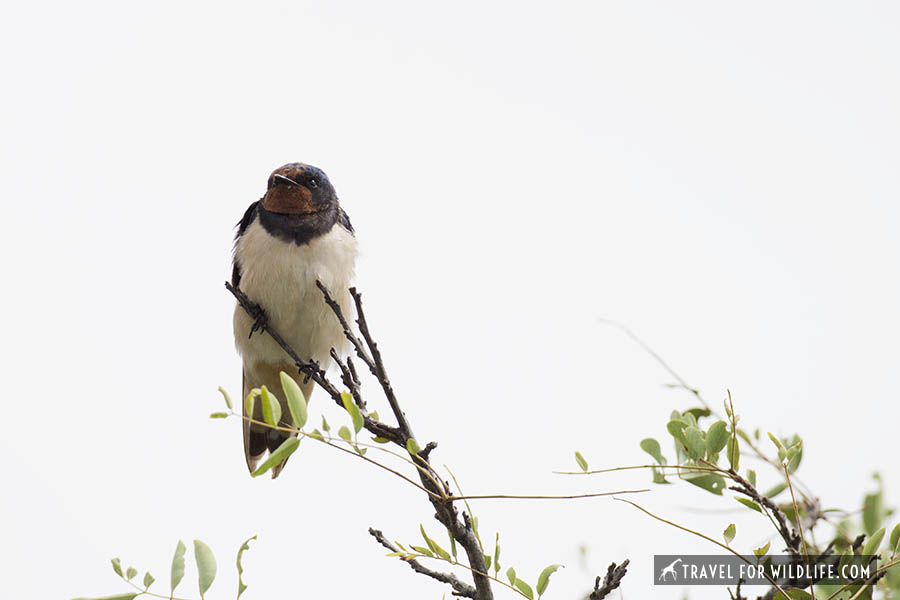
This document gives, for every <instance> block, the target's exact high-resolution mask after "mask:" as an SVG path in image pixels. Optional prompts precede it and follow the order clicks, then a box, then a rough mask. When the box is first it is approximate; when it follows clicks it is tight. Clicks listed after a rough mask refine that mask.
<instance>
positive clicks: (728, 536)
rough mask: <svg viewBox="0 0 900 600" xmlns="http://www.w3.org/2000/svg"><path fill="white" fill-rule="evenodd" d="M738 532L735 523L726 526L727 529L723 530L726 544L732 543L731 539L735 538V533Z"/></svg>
mask: <svg viewBox="0 0 900 600" xmlns="http://www.w3.org/2000/svg"><path fill="white" fill-rule="evenodd" d="M735 533H736V531H735V528H734V523H732V524H731V525H729V526H728V527H726V528H725V531H723V532H722V537H723V538H725V545H726V546H727V545H728V544H730V543H731V540H733V539H734V534H735Z"/></svg>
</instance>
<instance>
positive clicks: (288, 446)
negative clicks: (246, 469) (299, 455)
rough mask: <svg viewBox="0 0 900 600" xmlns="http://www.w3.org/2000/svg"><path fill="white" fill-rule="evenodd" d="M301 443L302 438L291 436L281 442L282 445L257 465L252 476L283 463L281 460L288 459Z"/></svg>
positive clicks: (257, 475)
mask: <svg viewBox="0 0 900 600" xmlns="http://www.w3.org/2000/svg"><path fill="white" fill-rule="evenodd" d="M299 445H300V440H299V439H297V438H295V437H289V438H288V439H286V440H284V441H283V442H281V445H280V446H278V447H277V448H276V449H275V452H272V453H271V454H269V457H268V458H267V459H266V460H264V461H263V463H262V464H261V465H259V466H258V467H256V470H255V471H253V472H252V473H250V476H251V477H259V476H260V475H262V474H263V473H265V472H266V471H268V470H269V469H271V468H272V467H274V466H275V465H279V464H281V461H283V460H284V459H286V458H287V457H288V456H290V455H291V454H293V453H294V450H296V449H297V446H299Z"/></svg>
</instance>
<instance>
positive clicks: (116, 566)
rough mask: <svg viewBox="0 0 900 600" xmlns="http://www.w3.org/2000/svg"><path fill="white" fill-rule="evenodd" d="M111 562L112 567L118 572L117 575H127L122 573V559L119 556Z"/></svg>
mask: <svg viewBox="0 0 900 600" xmlns="http://www.w3.org/2000/svg"><path fill="white" fill-rule="evenodd" d="M109 562H110V563H112V568H113V571H115V572H116V575H118V576H119V577H124V576H125V575H123V574H122V561H120V560H119V559H118V558H114V559H112V560H111V561H109Z"/></svg>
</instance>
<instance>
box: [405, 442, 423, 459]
mask: <svg viewBox="0 0 900 600" xmlns="http://www.w3.org/2000/svg"><path fill="white" fill-rule="evenodd" d="M406 450H407V452H409V453H410V454H414V455H418V454H419V452H421V449H420V448H419V444H418V442H416V440H415V438H409V439H408V440H406Z"/></svg>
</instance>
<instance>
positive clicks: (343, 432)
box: [338, 425, 351, 442]
mask: <svg viewBox="0 0 900 600" xmlns="http://www.w3.org/2000/svg"><path fill="white" fill-rule="evenodd" d="M338 437H339V438H341V439H342V440H344V441H345V442H349V441H350V440H351V436H350V430H349V429H347V426H346V425H341V428H340V429H338Z"/></svg>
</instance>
